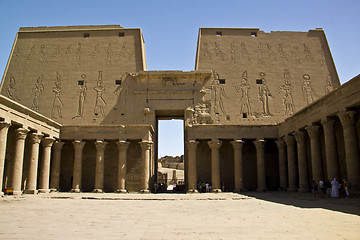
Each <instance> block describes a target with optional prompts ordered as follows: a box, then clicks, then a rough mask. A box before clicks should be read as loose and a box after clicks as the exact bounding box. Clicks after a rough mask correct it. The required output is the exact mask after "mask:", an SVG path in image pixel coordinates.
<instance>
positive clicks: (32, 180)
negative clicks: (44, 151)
mask: <svg viewBox="0 0 360 240" xmlns="http://www.w3.org/2000/svg"><path fill="white" fill-rule="evenodd" d="M30 137H31V140H30V142H31V158H30V164H29V177H28V179H27V182H26V189H25V193H28V194H36V193H37V192H38V191H37V189H36V185H37V184H36V183H37V173H38V164H39V144H40V142H41V138H42V137H43V135H42V134H39V133H31V134H30Z"/></svg>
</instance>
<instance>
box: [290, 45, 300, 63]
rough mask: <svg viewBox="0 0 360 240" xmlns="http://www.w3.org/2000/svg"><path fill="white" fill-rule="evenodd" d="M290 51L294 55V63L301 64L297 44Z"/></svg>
mask: <svg viewBox="0 0 360 240" xmlns="http://www.w3.org/2000/svg"><path fill="white" fill-rule="evenodd" d="M292 53H293V55H294V59H295V64H301V60H300V53H299V47H298V46H294V50H293V51H292Z"/></svg>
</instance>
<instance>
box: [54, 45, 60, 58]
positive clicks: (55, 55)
mask: <svg viewBox="0 0 360 240" xmlns="http://www.w3.org/2000/svg"><path fill="white" fill-rule="evenodd" d="M59 54H60V45H57V46H56V49H55V54H54V57H55V58H56V59H57V58H58V57H59Z"/></svg>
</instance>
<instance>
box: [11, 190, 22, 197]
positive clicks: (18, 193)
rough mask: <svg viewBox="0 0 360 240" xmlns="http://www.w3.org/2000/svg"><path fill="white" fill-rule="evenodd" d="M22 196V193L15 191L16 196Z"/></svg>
mask: <svg viewBox="0 0 360 240" xmlns="http://www.w3.org/2000/svg"><path fill="white" fill-rule="evenodd" d="M21 194H22V191H13V194H12V195H14V196H20V195H21Z"/></svg>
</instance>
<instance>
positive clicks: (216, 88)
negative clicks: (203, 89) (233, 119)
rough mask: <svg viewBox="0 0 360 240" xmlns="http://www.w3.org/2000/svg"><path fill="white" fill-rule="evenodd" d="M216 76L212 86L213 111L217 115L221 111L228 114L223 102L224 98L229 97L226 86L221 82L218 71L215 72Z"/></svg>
mask: <svg viewBox="0 0 360 240" xmlns="http://www.w3.org/2000/svg"><path fill="white" fill-rule="evenodd" d="M214 77H215V80H214V81H213V82H212V83H211V86H210V90H211V99H212V104H211V105H212V106H213V111H214V113H215V114H216V115H219V114H220V111H221V112H222V113H223V114H225V115H227V114H226V112H225V108H224V104H223V99H224V98H225V97H227V95H226V93H225V89H224V86H223V85H222V84H220V81H219V74H218V73H217V72H214Z"/></svg>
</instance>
